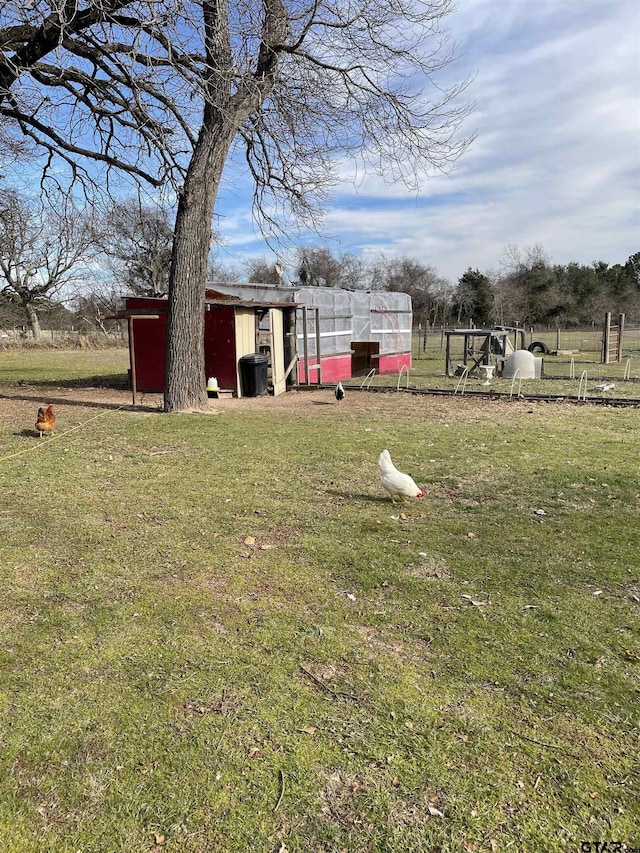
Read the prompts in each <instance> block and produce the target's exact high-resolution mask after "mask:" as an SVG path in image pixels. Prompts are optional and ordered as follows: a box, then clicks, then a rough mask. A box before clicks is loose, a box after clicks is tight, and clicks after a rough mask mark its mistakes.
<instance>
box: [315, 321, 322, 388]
mask: <svg viewBox="0 0 640 853" xmlns="http://www.w3.org/2000/svg"><path fill="white" fill-rule="evenodd" d="M320 357H321V354H320V309H319V308H316V361H317V362H318V369H317V370H316V373H317V374H318V376H317V379H316V382H317V384H318V385H322V364H321V362H320Z"/></svg>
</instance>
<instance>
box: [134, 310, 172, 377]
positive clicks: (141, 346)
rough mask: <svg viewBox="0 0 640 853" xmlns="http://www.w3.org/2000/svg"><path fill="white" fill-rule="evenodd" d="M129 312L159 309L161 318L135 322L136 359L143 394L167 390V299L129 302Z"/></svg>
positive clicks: (137, 374) (137, 375)
mask: <svg viewBox="0 0 640 853" xmlns="http://www.w3.org/2000/svg"><path fill="white" fill-rule="evenodd" d="M125 307H126V309H127V311H135V310H136V309H138V310H145V311H149V310H152V311H154V310H156V309H157V311H158V313H159V314H160V317H159V319H157V320H152V319H147V318H146V317H145V318H144V319H136V320H134V321H133V341H134V351H135V357H136V385H137V386H138V390H139V391H157V392H159V393H162V392H163V391H164V359H165V349H166V344H165V341H166V338H167V314H166V310H167V300H166V299H136V298H135V297H134V298H131V299H127V300H126V303H125Z"/></svg>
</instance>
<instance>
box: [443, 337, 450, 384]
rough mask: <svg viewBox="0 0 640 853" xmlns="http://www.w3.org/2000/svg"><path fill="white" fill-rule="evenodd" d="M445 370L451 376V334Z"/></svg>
mask: <svg viewBox="0 0 640 853" xmlns="http://www.w3.org/2000/svg"><path fill="white" fill-rule="evenodd" d="M444 372H445V374H446V375H447V376H451V335H447V350H446V355H445V362H444Z"/></svg>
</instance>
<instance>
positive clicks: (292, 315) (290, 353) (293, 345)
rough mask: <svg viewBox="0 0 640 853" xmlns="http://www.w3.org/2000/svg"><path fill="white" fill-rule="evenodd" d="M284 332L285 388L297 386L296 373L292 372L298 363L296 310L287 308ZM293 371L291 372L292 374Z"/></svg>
mask: <svg viewBox="0 0 640 853" xmlns="http://www.w3.org/2000/svg"><path fill="white" fill-rule="evenodd" d="M284 316H285V332H284V360H285V363H286V364H287V365H288V368H287V371H286V377H287V386H291V385H298V371H297V369H296V370H295V371H293V367H294V366H296V363H297V361H298V339H297V338H296V309H295V308H287V309H286V310H285V313H284ZM292 371H293V372H292Z"/></svg>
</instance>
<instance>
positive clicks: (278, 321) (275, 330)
mask: <svg viewBox="0 0 640 853" xmlns="http://www.w3.org/2000/svg"><path fill="white" fill-rule="evenodd" d="M269 328H270V330H271V382H272V383H273V393H274V396H275V395H277V394H283V393H284V392H285V391H286V390H287V382H286V379H285V375H284V323H283V318H282V311H281V309H280V308H270V309H269Z"/></svg>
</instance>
